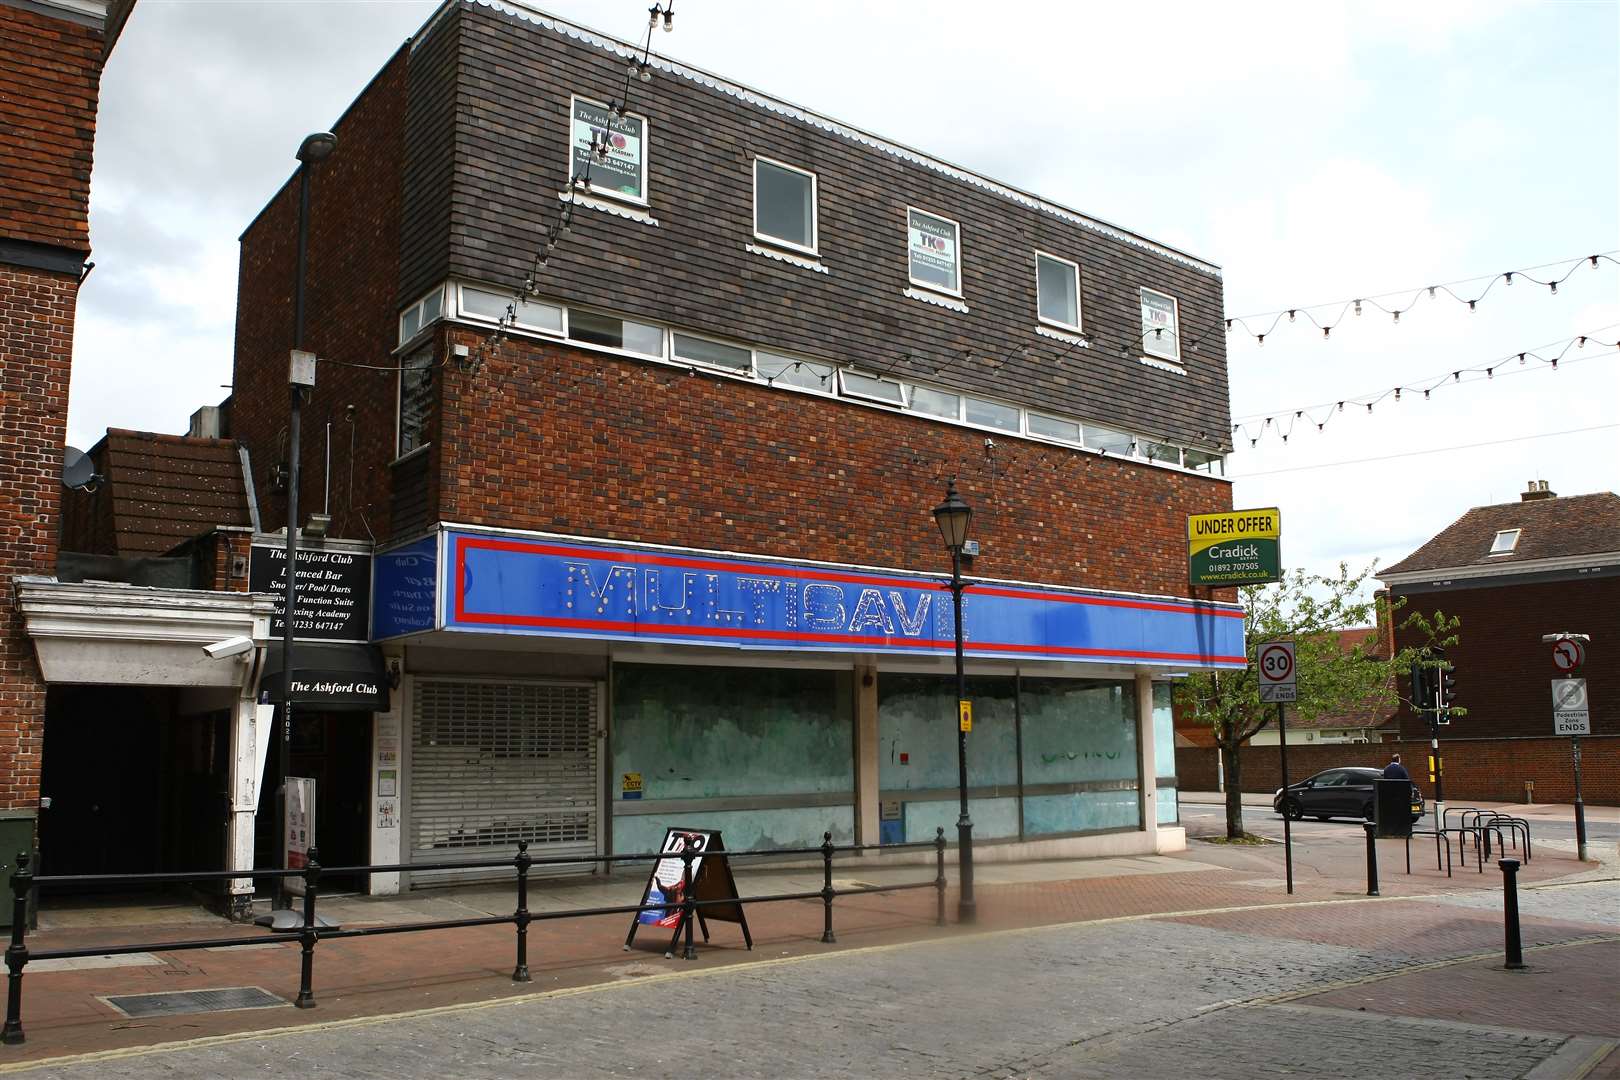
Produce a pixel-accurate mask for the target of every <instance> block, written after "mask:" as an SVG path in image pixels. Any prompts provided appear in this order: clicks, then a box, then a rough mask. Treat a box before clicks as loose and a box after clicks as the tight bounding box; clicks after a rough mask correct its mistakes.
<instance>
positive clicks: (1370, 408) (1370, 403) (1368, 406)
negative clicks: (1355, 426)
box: [1367, 401, 1372, 412]
mask: <svg viewBox="0 0 1620 1080" xmlns="http://www.w3.org/2000/svg"><path fill="white" fill-rule="evenodd" d="M1367 411H1368V412H1372V402H1370V401H1369V402H1367Z"/></svg>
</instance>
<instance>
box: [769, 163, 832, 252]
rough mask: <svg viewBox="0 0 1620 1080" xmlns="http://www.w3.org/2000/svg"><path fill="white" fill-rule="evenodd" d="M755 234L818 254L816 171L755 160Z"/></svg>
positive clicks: (780, 243)
mask: <svg viewBox="0 0 1620 1080" xmlns="http://www.w3.org/2000/svg"><path fill="white" fill-rule="evenodd" d="M754 236H755V237H757V238H758V239H760V240H764V241H766V242H768V243H772V244H778V245H780V246H782V247H788V248H793V249H794V250H795V251H803V252H806V253H807V254H810V255H815V254H816V253H817V251H816V241H817V237H816V174H815V173H813V172H806V171H805V170H804V169H795V168H794V167H793V166H791V165H784V164H782V163H781V162H779V161H771V160H769V159H768V158H755V159H754Z"/></svg>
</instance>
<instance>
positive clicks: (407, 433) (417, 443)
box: [398, 345, 433, 457]
mask: <svg viewBox="0 0 1620 1080" xmlns="http://www.w3.org/2000/svg"><path fill="white" fill-rule="evenodd" d="M432 409H433V346H432V345H425V346H423V347H422V348H420V349H417V350H416V351H415V352H413V353H411V354H410V355H409V356H406V357H404V358H403V359H401V360H400V362H399V447H398V452H399V456H400V457H404V456H405V455H406V454H409V453H411V452H413V451H415V450H420V449H421V448H422V447H424V446H426V445H427V442H428V417H429V415H430V413H431V412H432Z"/></svg>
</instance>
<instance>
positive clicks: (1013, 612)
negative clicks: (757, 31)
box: [373, 529, 1243, 667]
mask: <svg viewBox="0 0 1620 1080" xmlns="http://www.w3.org/2000/svg"><path fill="white" fill-rule="evenodd" d="M373 611H374V614H373V627H374V630H375V632H376V636H377V637H378V638H379V639H380V638H385V637H392V636H398V635H401V634H407V633H414V632H420V631H426V630H433V629H443V630H451V631H466V632H478V633H499V634H532V635H551V636H566V637H603V638H614V639H620V640H636V641H663V642H678V643H681V644H707V645H722V646H731V647H735V648H748V649H786V650H829V651H839V650H850V649H859V650H861V651H881V652H895V653H909V654H918V653H924V654H926V653H949V652H951V651H952V650H953V649H954V647H955V639H954V625H953V614H952V610H951V602H950V592H949V590H948V589H947V588H946V587H945V584H944V582H943V580H942V579H939V578H935V577H931V576H927V575H921V574H910V573H906V572H903V571H887V570H868V569H863V568H857V567H843V566H826V565H811V564H801V563H786V562H774V561H764V560H753V559H746V558H740V557H736V556H726V555H720V554H713V555H710V554H705V553H701V552H690V551H675V550H668V549H657V548H624V547H616V546H608V545H597V544H592V543H586V542H579V541H571V540H560V539H549V538H541V537H527V536H513V535H506V534H502V535H486V534H481V533H474V532H469V531H460V530H454V529H449V530H445V531H444V532H442V533H440V534H438V535H437V536H434V537H428V538H425V539H424V540H422V541H419V542H417V543H416V544H412V545H407V546H406V547H403V548H396V549H394V550H392V551H388V552H383V553H381V554H379V555H378V556H377V576H376V586H375V589H374V608H373ZM963 621H964V627H965V635H966V638H967V649H968V652H970V653H972V654H974V655H978V656H997V657H1030V658H1040V659H1047V660H1063V659H1072V660H1096V661H1103V662H1107V661H1111V660H1112V661H1121V662H1143V661H1167V662H1174V663H1177V664H1184V665H1189V666H1198V667H1240V666H1242V664H1243V619H1242V612H1241V611H1240V610H1239V609H1238V608H1237V607H1235V606H1234V605H1229V604H1215V603H1206V602H1194V601H1187V600H1176V599H1170V598H1161V597H1142V596H1133V595H1124V594H1117V593H1098V592H1082V591H1078V590H1060V589H1051V588H1045V587H1040V586H1027V585H1018V584H1011V583H999V582H982V583H974V584H972V585H970V586H969V589H968V593H967V596H966V598H965V604H964V614H963Z"/></svg>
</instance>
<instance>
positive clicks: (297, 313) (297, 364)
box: [275, 131, 337, 910]
mask: <svg viewBox="0 0 1620 1080" xmlns="http://www.w3.org/2000/svg"><path fill="white" fill-rule="evenodd" d="M336 149H337V136H336V135H333V134H332V133H331V132H329V131H318V132H316V133H315V134H313V135H307V136H305V137H304V141H303V143H301V144H300V145H299V147H298V263H297V269H296V271H295V274H294V279H293V343H292V347H293V352H292V359H291V362H290V365H289V367H288V373H287V381H288V386H289V389H290V391H291V394H290V411H289V413H288V419H287V565H286V568H285V570H284V571H283V573H284V574H285V576H286V586H285V590H284V591H283V593H282V605H283V606H282V619H281V629H282V638H281V738H280V739H278V740H277V744H278V747H277V751H276V760H277V761H278V762H279V763H280V766H281V788H280V795H279V798H278V800H277V801H278V802H279V804H280V815H279V816H280V818H281V820H280V822H279V830H280V833H281V843H280V852H281V865H282V866H283V867H285V866H286V865H287V795H288V792H287V771H288V769H289V768H290V767H291V764H290V762H289V760H288V751H289V747H290V745H291V743H292V714H293V689H292V683H293V670H294V668H293V624H294V621H295V620H294V611H295V610H296V609H295V607H294V598H295V595H296V592H297V581H298V484H299V474H298V466H299V438H300V420H301V419H302V413H303V405H304V390H305V389H306V388H313V387H314V385H315V363H314V359H315V358H314V357H313V356H312V355H310V354H309V353H306V352H304V277H305V269H306V267H307V265H308V262H309V172H310V169H311V168H312V167H313V166H315V165H319V164H320V163H321V162H323V161H325V160H326V159H327V158H329V157H331V156H332V152H333V151H334V150H336ZM275 906H276V907H277V908H286V909H289V910H290V907H291V904H290V901H289V893H288V891H287V879H286V878H277V879H276V905H275Z"/></svg>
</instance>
